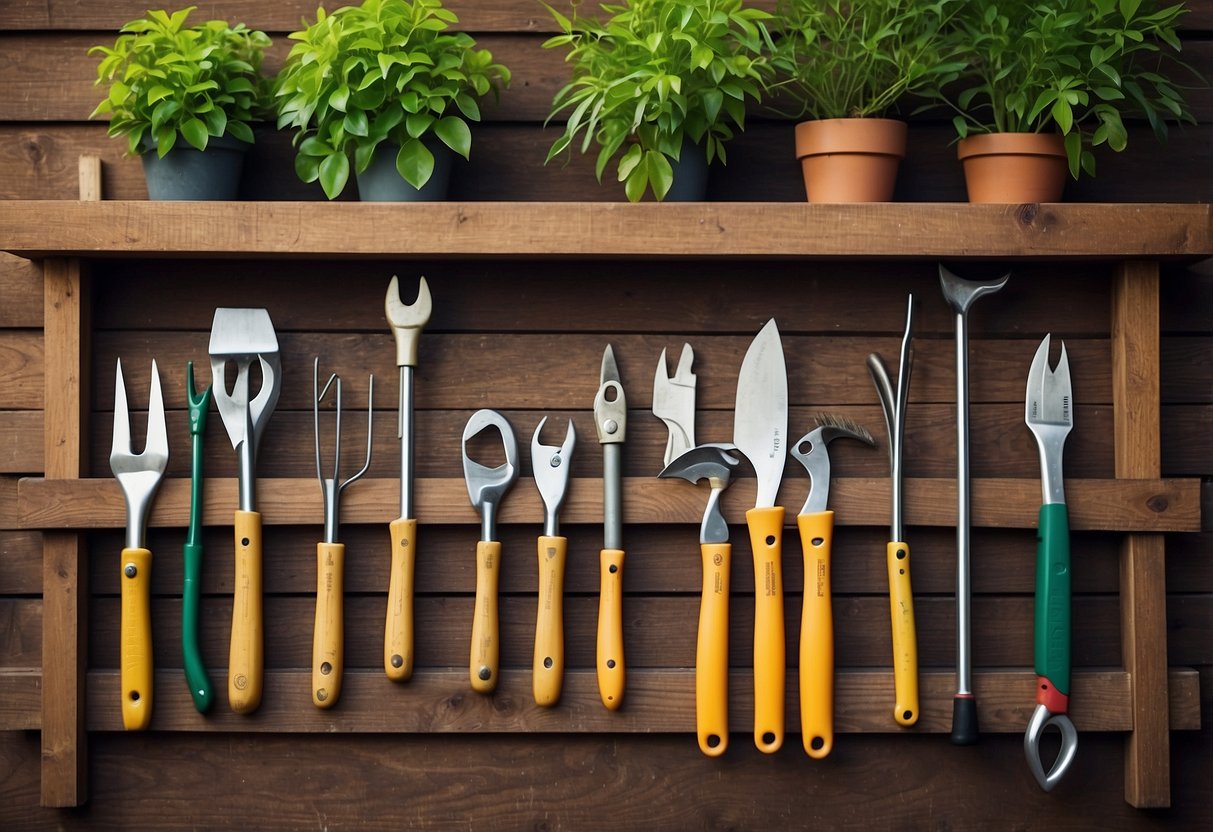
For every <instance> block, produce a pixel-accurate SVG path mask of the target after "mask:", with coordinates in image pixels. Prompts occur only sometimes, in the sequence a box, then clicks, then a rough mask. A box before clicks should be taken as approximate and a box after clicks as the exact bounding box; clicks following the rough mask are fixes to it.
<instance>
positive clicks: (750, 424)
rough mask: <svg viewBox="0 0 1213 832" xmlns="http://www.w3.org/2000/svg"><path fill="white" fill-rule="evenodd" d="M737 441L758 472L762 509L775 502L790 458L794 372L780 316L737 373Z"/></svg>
mask: <svg viewBox="0 0 1213 832" xmlns="http://www.w3.org/2000/svg"><path fill="white" fill-rule="evenodd" d="M733 418H734V421H733V444H735V445H736V446H737V447H738V449H740V450H741V452H742V453H743V454H745V455H746V458H747V459H749V460H750V464H751V465H753V466H754V472H755V473H756V474H757V475H758V496H757V497H756V499H755V501H754V505H755V507H757V508H763V507H770V506H773V505H775V495H776V494H777V492H778V491H779V481H780V479H782V477H783V465H784V462H785V461H786V460H787V433H788V371H787V365H786V364H785V363H784V358H783V342H782V341H781V340H780V338H779V327H777V326H776V325H775V319H774V318H772V319H771V320H769V321H767V323H766V325H765V326H764V327H763V328H762V329H761V330H760V331H759V333H758V335H756V336H755V337H754V341H753V342H752V343H751V344H750V348H749V350H747V351H746V354H745V359H744V360H743V361H742V362H741V372H740V373H739V374H738V376H737V406H736V412H735V415H734V417H733Z"/></svg>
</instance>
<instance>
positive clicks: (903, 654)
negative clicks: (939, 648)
mask: <svg viewBox="0 0 1213 832" xmlns="http://www.w3.org/2000/svg"><path fill="white" fill-rule="evenodd" d="M886 561H887V564H888V568H889V617H890V619H891V621H892V626H893V686H894V694H893V695H894V697H895V704H894V705H893V719H895V720H897V724H898V725H904V726H910V725H913V724H914V723H915V722H917V721H918V637H917V635H916V634H915V630H914V592H913V590H912V589H911V587H910V547H909V546H907V545H906V544H905V543H890V544H889V546H888V551H887V553H886Z"/></svg>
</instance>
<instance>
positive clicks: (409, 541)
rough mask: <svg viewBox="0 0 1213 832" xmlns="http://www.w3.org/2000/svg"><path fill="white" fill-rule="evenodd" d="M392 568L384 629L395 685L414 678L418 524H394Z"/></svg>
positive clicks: (386, 665)
mask: <svg viewBox="0 0 1213 832" xmlns="http://www.w3.org/2000/svg"><path fill="white" fill-rule="evenodd" d="M391 532H392V567H391V570H392V571H391V574H390V577H389V578H388V591H387V623H386V624H385V625H384V628H383V670H384V672H386V673H387V677H388V678H389V679H391V680H392V681H393V682H404V681H407V680H408V678H409V677H410V676H412V675H413V565H414V562H415V558H414V555H415V553H416V543H417V521H416V520H406V519H404V518H403V517H401V518H400V519H398V520H393V521H392V523H391Z"/></svg>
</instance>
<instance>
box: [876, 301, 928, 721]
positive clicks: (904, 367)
mask: <svg viewBox="0 0 1213 832" xmlns="http://www.w3.org/2000/svg"><path fill="white" fill-rule="evenodd" d="M913 328H914V296H913V295H910V299H909V302H908V304H907V308H906V328H905V334H904V335H902V338H901V353H900V357H899V360H898V365H897V389H896V391H894V389H893V384H892V382H891V381H889V373H888V371H887V370H886V369H885V366H884V361H882V360H881V358H880V356H879V355H876V354H875V353H873V354H871V355H869V356H868V371H869V372H870V373H871V374H872V382H873V383H874V384H875V385H876V393H877V394H878V395H879V396H880V405H881V408H882V409H883V410H884V422H885V428H886V429H887V430H888V434H889V466H890V469H891V479H892V490H893V509H892V522H891V523H890V538H891V539H890V540H889V545H888V546H887V547H886V550H885V565H886V567H887V568H888V572H889V617H890V622H891V624H892V629H893V686H894V694H893V695H894V705H893V719H895V720H896V721H897V724H898V725H902V726H910V725H913V724H914V723H916V722H917V721H918V637H917V635H916V634H915V630H914V592H913V589H912V588H911V585H910V546H909V544H908V543H906V542H905V526H904V525H903V523H902V483H901V454H902V445H903V441H904V439H905V427H906V403H907V401H908V400H909V392H910V360H911V352H910V339H911V337H912V335H911V333H912V331H913Z"/></svg>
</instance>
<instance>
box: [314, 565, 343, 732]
mask: <svg viewBox="0 0 1213 832" xmlns="http://www.w3.org/2000/svg"><path fill="white" fill-rule="evenodd" d="M344 579H345V544H343V543H317V544H316V626H315V629H314V630H313V631H312V704H313V705H315V706H316V707H317V708H331V707H333V705H335V704H337V699H338V698H339V697H340V696H341V671H342V668H343V667H344V666H345V665H344V662H343V661H342V658H341V652H342V650H341V648H342V644H343V642H344V639H345V619H344V612H343V609H344V604H343V600H344V598H343V595H342V592H343V584H344Z"/></svg>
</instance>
